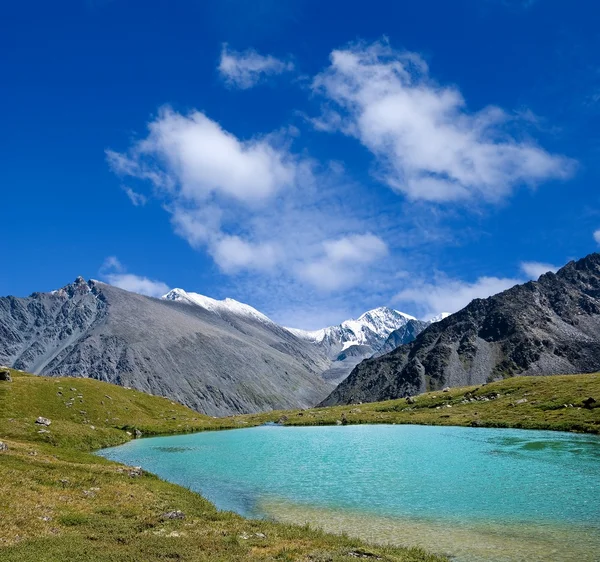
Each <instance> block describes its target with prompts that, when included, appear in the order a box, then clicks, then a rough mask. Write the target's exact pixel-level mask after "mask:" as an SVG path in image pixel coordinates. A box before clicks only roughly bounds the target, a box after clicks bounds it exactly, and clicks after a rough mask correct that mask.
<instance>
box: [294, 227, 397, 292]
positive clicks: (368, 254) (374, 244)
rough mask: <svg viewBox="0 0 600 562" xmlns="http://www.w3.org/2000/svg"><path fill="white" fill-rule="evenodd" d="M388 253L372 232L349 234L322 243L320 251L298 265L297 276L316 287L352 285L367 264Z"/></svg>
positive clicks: (357, 280)
mask: <svg viewBox="0 0 600 562" xmlns="http://www.w3.org/2000/svg"><path fill="white" fill-rule="evenodd" d="M387 253H388V248H387V245H386V244H385V242H384V241H383V240H381V238H379V237H377V236H375V235H373V234H370V233H368V234H353V235H350V236H345V237H343V238H339V239H337V240H326V241H324V242H323V243H322V254H321V256H320V257H319V258H318V259H316V260H314V261H309V262H306V263H303V264H301V265H300V266H299V270H300V275H301V276H302V277H303V278H304V279H306V280H307V281H309V282H310V283H311V284H312V285H314V286H315V287H317V288H319V289H325V290H335V289H340V288H342V287H348V286H353V285H356V284H357V283H358V282H359V281H360V279H361V278H362V276H363V274H364V273H365V267H364V266H366V265H367V264H369V263H372V262H375V261H378V260H380V259H381V258H383V257H385V256H386V255H387Z"/></svg>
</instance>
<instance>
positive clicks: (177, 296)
mask: <svg viewBox="0 0 600 562" xmlns="http://www.w3.org/2000/svg"><path fill="white" fill-rule="evenodd" d="M162 298H163V299H165V300H171V301H180V302H187V303H188V304H194V305H196V306H201V307H202V308H204V309H205V310H209V311H210V312H214V313H215V314H217V315H220V314H222V313H230V314H235V315H237V316H246V317H250V318H254V319H255V320H259V321H260V322H264V323H267V324H274V322H273V321H272V320H271V319H270V318H269V317H268V316H265V315H264V314H263V313H262V312H259V311H258V310H256V308H253V307H251V306H250V305H248V304H244V303H243V302H239V301H236V300H234V299H229V298H227V299H223V300H217V299H213V298H211V297H207V296H205V295H201V294H199V293H188V292H187V291H184V290H183V289H172V290H170V291H169V292H168V293H167V294H166V295H163V296H162Z"/></svg>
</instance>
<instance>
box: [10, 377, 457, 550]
mask: <svg viewBox="0 0 600 562" xmlns="http://www.w3.org/2000/svg"><path fill="white" fill-rule="evenodd" d="M38 416H43V417H46V418H49V419H50V420H51V424H50V425H49V426H44V425H39V424H36V423H35V421H36V418H37V417H38ZM228 424H229V425H230V426H238V424H237V421H236V420H217V419H214V418H209V417H206V416H200V415H199V414H197V413H195V412H193V411H191V410H189V409H187V408H185V407H183V406H180V405H177V404H174V403H172V402H170V401H169V400H165V399H164V398H158V397H153V396H147V395H144V394H142V393H139V392H135V391H133V390H127V389H125V388H120V387H115V386H112V385H108V384H105V383H101V382H97V381H93V380H87V379H67V378H56V379H53V378H44V377H34V376H30V375H25V374H21V373H17V372H13V382H0V440H2V441H3V442H4V443H6V444H7V445H8V451H4V452H0V475H1V476H0V514H1V516H0V560H2V561H3V562H12V561H14V562H17V561H18V562H29V561H31V562H41V561H59V560H68V561H69V562H72V561H82V562H83V561H85V562H99V561H106V562H108V561H119V562H121V561H123V562H125V561H131V562H138V561H142V560H143V561H165V560H186V561H207V562H209V561H210V562H217V561H240V562H242V561H254V560H255V561H268V560H273V561H275V560H277V561H306V562H309V561H310V562H325V561H331V562H338V561H340V562H341V561H350V560H352V561H354V560H357V559H359V558H367V557H368V558H369V559H373V560H385V561H389V562H442V561H443V560H445V559H444V558H441V557H436V556H433V555H428V554H426V553H424V552H423V551H421V550H419V549H402V548H391V547H371V546H366V545H364V544H363V543H362V542H361V541H358V540H352V539H348V538H346V537H340V536H334V535H327V534H324V533H322V532H320V531H316V530H312V529H309V528H307V527H297V526H290V525H282V524H276V523H270V522H265V521H249V520H246V519H243V518H242V517H239V516H237V515H235V514H232V513H223V512H218V511H217V510H216V509H215V508H214V507H213V505H212V504H210V503H209V502H208V501H206V500H205V499H203V498H202V497H200V496H199V495H197V494H195V493H192V492H190V491H189V490H186V489H184V488H181V487H179V486H175V485H172V484H169V483H167V482H164V481H161V480H159V479H158V478H156V477H154V476H152V475H149V474H145V473H143V474H141V475H140V474H139V473H138V472H137V471H135V470H132V469H131V467H124V466H122V465H118V464H116V463H112V462H109V461H107V460H105V459H103V458H100V457H97V456H95V455H92V454H90V453H89V452H88V451H90V450H92V449H94V448H98V447H102V446H108V445H114V444H118V443H123V442H125V441H126V440H128V439H130V438H131V436H130V435H128V433H127V432H128V431H129V432H130V433H133V431H134V430H135V429H139V430H141V431H143V432H144V433H145V434H153V433H154V434H156V433H165V432H178V431H190V430H192V429H198V430H199V429H212V428H215V427H226V426H227V425H228ZM177 510H179V511H181V512H183V514H184V515H185V518H183V519H169V518H168V517H167V516H166V515H165V514H167V513H169V512H173V511H177Z"/></svg>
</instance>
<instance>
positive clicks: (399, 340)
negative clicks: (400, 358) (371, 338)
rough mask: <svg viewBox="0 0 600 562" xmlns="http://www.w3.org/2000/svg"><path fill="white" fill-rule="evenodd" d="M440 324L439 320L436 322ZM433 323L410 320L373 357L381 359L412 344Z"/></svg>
mask: <svg viewBox="0 0 600 562" xmlns="http://www.w3.org/2000/svg"><path fill="white" fill-rule="evenodd" d="M435 321H436V322H438V320H435ZM431 323H432V321H429V322H424V321H423V320H416V319H415V320H409V321H408V322H407V323H406V324H404V326H401V327H400V328H398V329H397V330H394V331H393V332H392V333H391V334H390V335H389V336H388V338H387V340H385V343H384V344H383V345H382V346H381V347H380V348H379V349H378V350H377V352H375V353H374V354H373V357H381V356H382V355H385V354H386V353H390V352H391V351H394V349H396V348H397V347H400V346H401V345H404V344H406V343H410V342H411V341H413V340H415V339H416V338H417V336H418V335H419V334H420V333H421V332H422V331H423V330H424V329H425V328H427V326H429V324H431Z"/></svg>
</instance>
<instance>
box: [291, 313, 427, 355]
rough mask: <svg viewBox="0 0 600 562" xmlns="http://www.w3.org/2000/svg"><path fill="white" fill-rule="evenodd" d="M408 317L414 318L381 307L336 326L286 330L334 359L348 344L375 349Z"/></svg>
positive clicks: (405, 321) (406, 320)
mask: <svg viewBox="0 0 600 562" xmlns="http://www.w3.org/2000/svg"><path fill="white" fill-rule="evenodd" d="M409 320H416V318H414V317H413V316H410V314H405V313H404V312H400V311H398V310H393V309H391V308H387V307H385V306H382V307H379V308H374V309H373V310H369V311H367V312H365V313H364V314H362V315H361V316H359V317H358V318H357V319H356V320H354V319H351V320H345V321H344V322H342V323H341V324H339V325H337V326H329V327H328V328H323V329H321V330H314V331H307V330H298V329H295V328H286V329H287V330H289V331H290V332H292V334H294V335H295V336H296V337H298V338H300V339H303V340H306V341H310V342H313V343H315V344H317V345H319V346H320V347H323V348H324V349H326V350H327V354H328V355H329V356H330V357H331V358H332V359H334V358H335V357H336V356H337V355H338V354H339V353H340V352H341V351H343V350H345V349H347V348H348V347H350V346H352V345H368V346H371V347H372V348H374V349H376V348H378V347H379V346H380V345H381V344H383V343H384V342H385V341H386V339H387V338H388V336H389V335H390V334H391V333H392V332H393V331H394V330H397V329H398V328H400V327H401V326H404V325H405V324H406V323H407V322H408V321H409Z"/></svg>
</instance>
